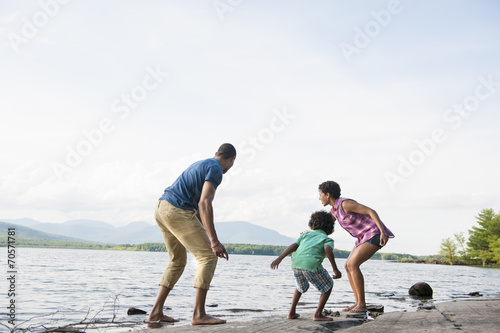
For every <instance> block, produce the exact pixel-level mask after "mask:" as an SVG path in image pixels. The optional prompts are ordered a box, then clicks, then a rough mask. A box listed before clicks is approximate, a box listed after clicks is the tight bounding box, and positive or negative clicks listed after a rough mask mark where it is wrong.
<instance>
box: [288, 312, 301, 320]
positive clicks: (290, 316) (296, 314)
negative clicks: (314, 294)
mask: <svg viewBox="0 0 500 333" xmlns="http://www.w3.org/2000/svg"><path fill="white" fill-rule="evenodd" d="M299 317H300V315H299V314H298V313H295V312H294V313H289V314H288V317H287V318H288V319H297V318H299Z"/></svg>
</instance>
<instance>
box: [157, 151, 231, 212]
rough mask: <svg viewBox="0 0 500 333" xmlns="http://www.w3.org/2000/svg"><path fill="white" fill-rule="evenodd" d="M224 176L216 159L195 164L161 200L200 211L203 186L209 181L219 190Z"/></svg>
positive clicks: (166, 191) (171, 186)
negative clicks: (199, 203)
mask: <svg viewBox="0 0 500 333" xmlns="http://www.w3.org/2000/svg"><path fill="white" fill-rule="evenodd" d="M222 174H223V172H222V167H221V166H220V163H219V161H217V160H216V159H215V158H208V159H206V160H202V161H198V162H195V163H193V164H191V165H190V166H189V167H188V168H187V169H186V170H184V172H183V173H182V174H181V175H180V176H179V178H177V179H176V181H175V182H174V183H173V184H172V185H170V186H169V187H167V188H166V189H165V191H164V192H163V195H162V196H161V198H160V200H166V201H168V202H169V203H171V204H172V205H174V206H175V207H178V208H181V209H186V210H191V209H195V210H198V202H199V201H200V196H201V190H202V188H203V184H204V183H205V181H207V180H209V181H210V182H211V183H212V184H213V185H214V186H215V188H217V186H219V184H220V183H221V182H222Z"/></svg>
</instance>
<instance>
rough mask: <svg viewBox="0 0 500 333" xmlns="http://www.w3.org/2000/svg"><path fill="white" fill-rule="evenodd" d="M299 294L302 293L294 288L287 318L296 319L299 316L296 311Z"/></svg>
mask: <svg viewBox="0 0 500 333" xmlns="http://www.w3.org/2000/svg"><path fill="white" fill-rule="evenodd" d="M300 296H302V293H301V292H300V291H298V290H297V289H295V292H294V293H293V298H292V306H291V307H290V312H289V313H288V319H296V318H299V317H300V315H299V314H298V313H297V311H296V309H297V304H298V303H299V299H300Z"/></svg>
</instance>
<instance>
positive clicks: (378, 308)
mask: <svg viewBox="0 0 500 333" xmlns="http://www.w3.org/2000/svg"><path fill="white" fill-rule="evenodd" d="M366 309H367V310H368V312H384V306H383V305H380V304H373V305H367V306H366Z"/></svg>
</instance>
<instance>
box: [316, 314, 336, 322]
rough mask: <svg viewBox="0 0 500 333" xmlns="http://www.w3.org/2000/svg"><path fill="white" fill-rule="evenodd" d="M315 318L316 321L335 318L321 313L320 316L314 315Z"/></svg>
mask: <svg viewBox="0 0 500 333" xmlns="http://www.w3.org/2000/svg"><path fill="white" fill-rule="evenodd" d="M313 320H314V321H332V320H333V318H332V317H327V316H323V315H320V316H319V317H316V316H314V318H313Z"/></svg>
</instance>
